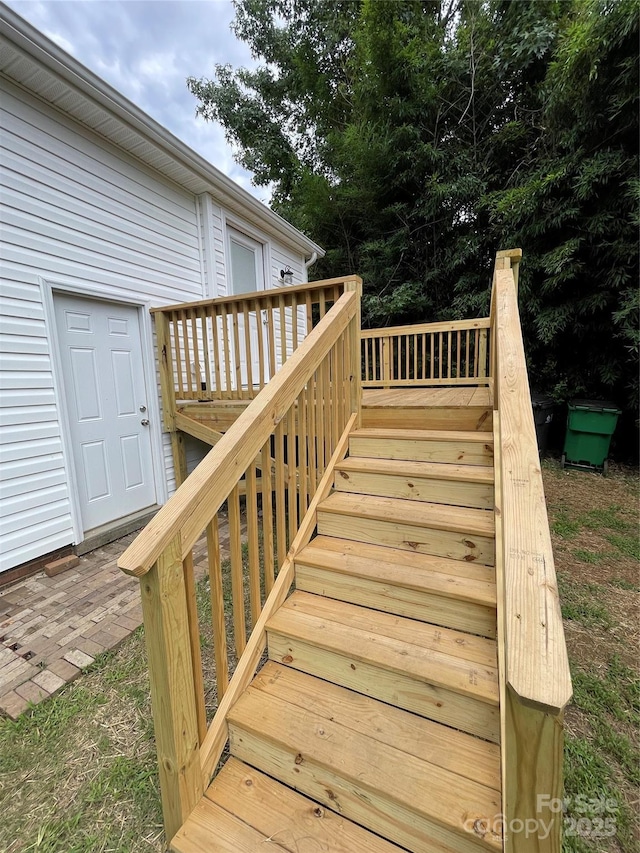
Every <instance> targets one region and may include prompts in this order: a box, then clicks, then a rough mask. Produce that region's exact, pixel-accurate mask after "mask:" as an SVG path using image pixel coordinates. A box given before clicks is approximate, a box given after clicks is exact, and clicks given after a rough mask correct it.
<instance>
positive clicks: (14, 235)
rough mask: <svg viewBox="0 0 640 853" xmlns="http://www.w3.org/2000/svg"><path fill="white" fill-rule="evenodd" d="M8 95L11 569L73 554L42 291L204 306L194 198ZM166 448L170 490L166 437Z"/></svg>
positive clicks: (1, 169)
mask: <svg viewBox="0 0 640 853" xmlns="http://www.w3.org/2000/svg"><path fill="white" fill-rule="evenodd" d="M2 90H3V91H2V100H1V110H2V128H3V133H2V136H1V138H0V146H1V149H2V150H1V152H0V164H1V165H0V180H1V185H2V206H1V207H2V212H1V214H0V215H1V220H0V226H1V229H2V230H1V240H2V268H1V274H2V283H1V292H0V297H1V306H0V436H1V444H2V446H1V448H0V478H1V483H2V485H1V487H0V498H1V500H2V527H1V528H0V531H1V535H2V554H1V562H0V571H1V570H5V569H8V568H11V567H12V566H15V565H19V564H20V563H23V562H26V561H27V560H30V559H34V558H35V557H38V556H41V555H43V554H46V553H48V552H50V551H53V550H55V549H57V548H60V547H63V546H65V545H68V544H71V543H72V542H73V531H72V520H71V507H70V492H69V487H68V483H67V474H66V470H65V467H64V463H63V446H62V440H61V432H62V427H61V420H60V407H59V401H58V400H57V399H56V396H55V393H54V379H53V363H52V352H51V343H50V341H51V338H50V331H49V330H48V329H47V328H46V323H45V313H44V307H43V298H42V292H41V287H40V282H41V281H42V280H45V281H47V282H50V283H51V284H52V285H56V284H58V285H60V286H63V287H64V288H67V289H75V288H77V291H78V292H79V293H83V292H85V293H87V288H89V291H90V292H91V293H92V294H93V295H95V296H100V297H102V298H104V299H110V300H112V301H118V300H119V299H121V300H125V301H127V300H129V301H131V300H133V301H135V302H138V303H140V304H146V305H162V304H170V303H173V302H184V301H189V300H193V299H201V298H202V297H203V295H205V293H204V292H203V277H202V269H201V258H200V235H199V233H198V217H197V211H196V199H195V198H194V196H193V195H192V194H191V193H189V192H186V191H184V190H182V189H181V188H179V187H177V186H175V185H173V184H172V183H171V182H170V181H168V180H166V179H164V178H162V177H160V176H158V175H156V174H155V173H154V172H152V171H151V170H150V169H149V168H147V167H146V166H143V165H142V164H140V163H138V162H137V161H136V160H135V159H134V158H133V157H131V156H129V155H127V154H123V153H122V152H121V151H119V150H118V149H117V148H116V147H115V146H113V145H111V144H110V143H107V142H105V141H103V140H101V139H100V138H99V137H97V136H95V135H94V134H93V133H92V132H91V131H89V130H87V129H86V128H84V127H82V126H81V125H77V124H76V123H75V122H73V121H72V120H70V119H67V118H66V117H65V116H63V115H62V114H61V113H59V112H58V111H56V110H54V109H52V108H50V107H48V106H46V105H44V104H43V103H41V102H40V101H39V100H37V99H35V98H32V97H31V96H29V95H27V94H26V93H24V92H23V91H22V90H20V89H18V88H16V87H14V86H13V85H12V84H10V83H8V82H6V81H2ZM150 390H151V389H150ZM163 447H164V469H165V472H166V477H167V481H168V482H169V484H171V482H172V480H173V470H172V462H171V453H170V447H169V442H168V440H167V437H166V436H165V437H164V440H163Z"/></svg>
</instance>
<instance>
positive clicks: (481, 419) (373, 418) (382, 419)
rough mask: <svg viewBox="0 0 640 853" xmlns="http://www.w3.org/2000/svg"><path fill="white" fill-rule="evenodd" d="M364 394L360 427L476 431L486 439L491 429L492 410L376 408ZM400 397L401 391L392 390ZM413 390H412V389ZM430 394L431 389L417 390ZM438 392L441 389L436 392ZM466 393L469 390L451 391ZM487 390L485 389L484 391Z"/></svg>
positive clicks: (447, 407)
mask: <svg viewBox="0 0 640 853" xmlns="http://www.w3.org/2000/svg"><path fill="white" fill-rule="evenodd" d="M370 390H372V389H368V388H365V389H364V391H363V396H364V400H365V401H364V402H363V408H362V426H363V427H367V428H368V427H372V428H377V429H385V428H386V429H406V428H410V429H417V430H419V429H433V430H474V431H475V430H478V431H479V432H484V433H485V435H486V434H487V433H490V431H491V428H492V417H493V415H492V410H491V408H489V407H488V406H460V407H459V408H452V407H451V406H444V405H443V406H428V407H424V408H421V407H417V406H402V405H393V406H378V405H375V404H372V403H367V402H366V396H365V395H366V394H367V392H368V391H370ZM392 390H393V391H399V392H400V393H402V391H404V390H405V389H404V388H401V389H397V388H393V389H392ZM412 390H413V389H412ZM419 390H430V389H419ZM437 390H440V389H437ZM451 390H465V391H466V390H468V389H466V388H465V389H451ZM487 390H488V389H487Z"/></svg>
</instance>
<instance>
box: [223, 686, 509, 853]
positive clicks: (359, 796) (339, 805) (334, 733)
mask: <svg viewBox="0 0 640 853" xmlns="http://www.w3.org/2000/svg"><path fill="white" fill-rule="evenodd" d="M317 681H318V680H317V679H313V681H312V682H310V683H309V686H308V688H307V689H308V692H309V696H308V698H307V699H306V700H305V704H306V707H301V706H300V704H298V702H299V701H300V700H299V699H294V700H293V702H292V701H289V700H290V699H291V697H290V696H288V697H287V699H285V698H283V697H282V696H280V695H278V694H277V690H274V691H273V692H267V690H266V689H265V682H264V680H263V681H261V680H260V679H256V680H255V681H254V683H253V684H252V685H251V686H250V687H249V688H248V689H247V690H246V691H245V693H244V694H243V695H242V696H241V697H240V699H239V700H238V702H237V703H236V704H235V705H234V706H233V708H232V709H231V711H230V713H229V727H230V747H231V752H232V754H235V755H238V757H240V758H244V754H243V753H244V752H247V753H248V754H251V756H252V761H255V762H256V763H257V764H258V765H259V768H260V769H261V770H263V772H267V773H270V774H273V775H277V777H278V778H279V779H280V781H283V782H286V783H288V784H291V785H295V787H296V788H297V789H298V790H302V791H303V792H304V793H306V794H307V795H309V796H314V797H316V798H321V801H322V802H323V803H324V805H327V806H329V807H330V808H332V809H335V810H336V811H338V812H340V813H342V814H349V815H350V816H351V817H353V818H354V819H356V816H357V819H358V820H360V821H362V822H365V821H366V823H367V825H368V826H370V827H371V828H372V829H373V830H374V831H376V832H381V830H382V832H381V834H383V832H384V828H385V827H389V826H391V828H392V830H393V831H394V832H396V833H398V834H402V836H403V837H402V838H393V840H395V841H397V842H398V843H403V844H404V843H405V840H404V835H405V834H407V833H409V834H411V833H415V837H417V838H418V839H419V846H416V847H413V845H412V846H411V848H410V849H420V850H427V849H428V850H437V849H439V847H438V846H437V844H436V845H434V844H432V843H430V842H431V839H430V838H425V837H424V836H425V833H424V832H422V833H420V832H419V823H420V819H426V820H428V821H429V822H430V824H431V825H432V826H434V832H433V835H434V836H435V840H436V842H437V841H438V837H437V836H438V834H440V835H441V838H443V839H449V840H450V839H451V838H452V835H453V834H455V836H456V837H458V838H459V839H460V847H459V848H457V847H456V849H460V850H465V851H467V850H480V849H486V850H500V849H501V840H500V839H499V838H497V837H496V836H494V835H492V834H491V833H488V834H486V835H484V837H480V836H479V835H475V834H474V833H473V832H469V828H468V827H469V818H470V816H472V824H473V822H478V823H480V822H481V821H482V820H483V819H486V820H487V821H488V822H489V823H492V822H493V819H494V817H495V816H496V815H497V814H498V813H499V811H500V794H499V792H498V791H497V790H496V789H495V788H492V787H488V786H486V785H483V784H480V783H479V782H476V781H474V780H472V779H469V778H467V777H466V776H465V775H464V772H460V773H457V772H454V771H453V770H450V769H445V768H443V767H441V766H438V765H436V764H433V763H430V762H429V761H426V760H424V759H423V758H420V757H418V756H416V755H413V754H411V753H409V752H406V751H405V750H404V749H400V748H398V747H397V746H394V745H391V744H389V743H386V742H384V741H382V740H380V739H378V737H377V733H376V732H375V730H373V729H371V730H370V731H368V732H362V731H356V730H354V728H351V727H349V726H347V725H345V723H344V721H343V720H338V719H335V718H333V719H332V718H331V717H328V716H326V714H323V713H321V712H319V710H317V709H315V708H314V707H313V697H314V696H315V695H316V692H320V691H322V689H323V688H322V686H321V685H322V682H319V684H320V686H319V687H316V683H317ZM320 695H321V692H320ZM462 764H463V763H462V762H461V766H460V767H459V769H460V770H461V771H464V769H466V768H464V767H463V766H462ZM425 791H428V794H429V795H428V796H425ZM381 803H382V804H384V805H383V806H382V808H381V807H380V804H381ZM354 812H355V815H354ZM385 812H387V813H385ZM389 814H393V815H394V817H395V815H397V819H396V820H393V822H390V820H389ZM405 815H411V816H416V817H417V820H416V821H415V826H412V825H411V823H412V822H411V821H410V820H406V818H405V817H404V816H405ZM380 818H382V821H383V826H380V824H379V821H380ZM377 821H378V823H377ZM416 830H418V831H416ZM387 837H389V836H387ZM444 849H446V850H449V849H450V848H449V847H448V846H447V845H446V843H445V845H444Z"/></svg>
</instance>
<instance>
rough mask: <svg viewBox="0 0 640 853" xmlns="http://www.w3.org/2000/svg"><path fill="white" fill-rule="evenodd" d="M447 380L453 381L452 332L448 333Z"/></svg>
mask: <svg viewBox="0 0 640 853" xmlns="http://www.w3.org/2000/svg"><path fill="white" fill-rule="evenodd" d="M447 379H451V332H447Z"/></svg>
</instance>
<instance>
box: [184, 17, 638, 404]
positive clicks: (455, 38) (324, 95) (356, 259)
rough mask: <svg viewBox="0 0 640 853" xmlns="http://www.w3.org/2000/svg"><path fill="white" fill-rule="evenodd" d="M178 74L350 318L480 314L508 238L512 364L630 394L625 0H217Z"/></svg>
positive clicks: (632, 86) (586, 389)
mask: <svg viewBox="0 0 640 853" xmlns="http://www.w3.org/2000/svg"><path fill="white" fill-rule="evenodd" d="M235 3H236V20H235V24H234V29H235V32H236V34H237V35H238V37H239V38H240V39H242V40H243V41H245V42H247V44H248V45H249V46H250V47H251V50H252V53H253V55H254V57H255V58H256V60H258V61H259V64H258V66H257V67H256V68H255V69H254V70H246V69H238V70H233V69H231V68H230V67H228V66H217V67H216V70H215V76H214V78H213V79H212V80H206V79H203V80H195V79H190V80H189V87H190V89H191V91H192V92H193V94H195V95H196V97H197V98H198V100H199V108H198V109H199V111H200V112H201V114H202V115H204V116H205V117H207V118H210V119H215V120H218V121H220V122H221V123H222V125H223V126H224V128H225V130H226V133H227V137H228V139H229V141H230V142H231V143H232V144H233V145H234V148H235V150H236V152H237V156H238V159H239V161H240V162H241V163H242V164H243V165H245V166H246V167H247V168H249V169H251V170H253V171H254V173H255V180H256V182H257V183H258V184H261V185H265V186H268V185H270V186H271V188H272V193H273V202H272V203H273V207H274V208H275V209H276V210H277V211H278V212H280V213H282V214H283V215H284V216H285V217H287V218H288V219H289V220H290V221H291V222H293V223H294V224H295V225H297V226H298V227H299V228H301V229H302V230H304V231H306V232H307V233H309V234H310V235H311V236H312V237H313V238H314V239H315V240H316V241H317V242H319V243H320V244H321V245H323V246H324V247H325V248H326V249H327V255H326V258H325V259H323V260H322V261H321V262H320V263H318V264H317V266H316V267H314V270H313V271H314V274H315V275H316V276H317V277H323V276H325V275H338V274H343V273H347V272H358V273H359V274H360V275H362V276H363V278H364V281H365V303H364V319H365V323H367V324H369V325H388V324H392V323H396V322H407V321H409V322H410V321H419V320H425V319H426V320H430V319H434V320H435V319H442V318H447V317H459V316H478V315H482V314H486V312H487V308H488V294H489V282H490V272H491V268H492V262H493V257H494V254H495V251H496V250H497V249H498V248H509V247H512V246H516V245H517V246H521V247H522V249H523V251H524V258H525V260H524V263H523V265H522V272H521V307H522V311H523V322H524V325H525V332H526V335H527V338H528V340H527V347H528V353H529V357H530V360H531V367H532V377H533V383H534V385H537V386H538V387H539V388H541V389H544V390H546V391H550V392H552V393H554V394H555V395H556V396H557V397H558V398H562V397H565V398H566V397H567V396H569V395H606V396H607V397H611V396H614V397H616V398H617V399H618V401H619V402H621V403H623V404H624V405H625V407H632V406H635V405H636V403H637V399H638V380H637V375H638V374H637V356H638V344H639V335H638V296H637V284H638V253H637V224H638V222H637V220H638V217H637V209H638V208H637V201H638V188H639V182H638V177H637V170H638V163H637V147H638V106H637V96H638V12H639V6H638V0H517V2H516V0H420V2H416V0H403V2H396V0H352V2H344V1H343V0H235Z"/></svg>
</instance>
